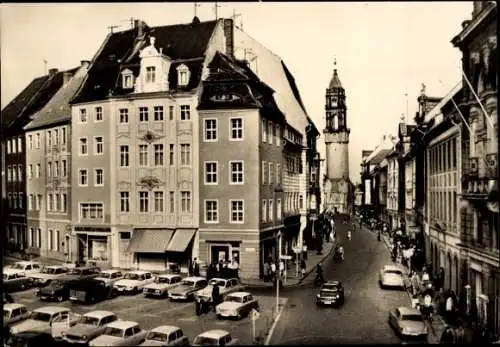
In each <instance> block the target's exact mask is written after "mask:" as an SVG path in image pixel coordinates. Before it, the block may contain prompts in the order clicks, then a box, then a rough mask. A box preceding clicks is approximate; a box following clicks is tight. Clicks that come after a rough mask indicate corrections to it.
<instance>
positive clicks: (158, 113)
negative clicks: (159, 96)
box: [153, 106, 163, 122]
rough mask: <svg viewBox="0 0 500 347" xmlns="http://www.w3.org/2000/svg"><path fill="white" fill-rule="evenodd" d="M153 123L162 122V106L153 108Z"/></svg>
mask: <svg viewBox="0 0 500 347" xmlns="http://www.w3.org/2000/svg"><path fill="white" fill-rule="evenodd" d="M153 111H154V117H155V121H157V122H159V121H163V106H155V107H154V108H153Z"/></svg>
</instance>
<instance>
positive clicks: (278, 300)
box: [276, 230, 281, 316]
mask: <svg viewBox="0 0 500 347" xmlns="http://www.w3.org/2000/svg"><path fill="white" fill-rule="evenodd" d="M277 237H278V261H277V265H278V266H276V316H277V315H278V313H279V306H280V283H281V271H280V268H279V264H280V262H281V230H280V231H278V234H277Z"/></svg>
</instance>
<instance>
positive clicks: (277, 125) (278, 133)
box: [276, 124, 281, 147]
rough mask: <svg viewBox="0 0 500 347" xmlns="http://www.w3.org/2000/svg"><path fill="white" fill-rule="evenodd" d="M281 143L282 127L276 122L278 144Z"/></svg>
mask: <svg viewBox="0 0 500 347" xmlns="http://www.w3.org/2000/svg"><path fill="white" fill-rule="evenodd" d="M280 145H281V127H280V125H279V124H276V146H278V147H279V146H280Z"/></svg>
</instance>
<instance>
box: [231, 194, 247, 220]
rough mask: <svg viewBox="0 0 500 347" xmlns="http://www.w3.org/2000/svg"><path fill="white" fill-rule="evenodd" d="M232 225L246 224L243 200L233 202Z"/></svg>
mask: <svg viewBox="0 0 500 347" xmlns="http://www.w3.org/2000/svg"><path fill="white" fill-rule="evenodd" d="M230 203H231V223H243V222H244V204H243V200H231V201H230Z"/></svg>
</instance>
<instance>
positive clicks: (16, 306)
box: [3, 302, 26, 310]
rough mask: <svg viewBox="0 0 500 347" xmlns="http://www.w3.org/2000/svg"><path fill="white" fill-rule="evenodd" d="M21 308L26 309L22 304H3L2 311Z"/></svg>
mask: <svg viewBox="0 0 500 347" xmlns="http://www.w3.org/2000/svg"><path fill="white" fill-rule="evenodd" d="M21 307H26V306H25V305H23V304H18V303H15V302H14V303H12V304H5V305H3V309H4V310H15V309H16V308H21Z"/></svg>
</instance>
